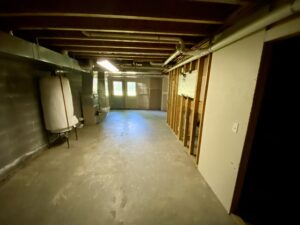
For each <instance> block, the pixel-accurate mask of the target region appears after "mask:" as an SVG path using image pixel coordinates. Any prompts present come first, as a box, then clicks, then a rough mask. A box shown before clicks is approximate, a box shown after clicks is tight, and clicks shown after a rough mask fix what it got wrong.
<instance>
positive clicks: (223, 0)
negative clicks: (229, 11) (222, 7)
mask: <svg viewBox="0 0 300 225" xmlns="http://www.w3.org/2000/svg"><path fill="white" fill-rule="evenodd" d="M189 1H190V2H207V3H220V4H229V5H248V4H251V1H249V0H247V1H245V0H189Z"/></svg>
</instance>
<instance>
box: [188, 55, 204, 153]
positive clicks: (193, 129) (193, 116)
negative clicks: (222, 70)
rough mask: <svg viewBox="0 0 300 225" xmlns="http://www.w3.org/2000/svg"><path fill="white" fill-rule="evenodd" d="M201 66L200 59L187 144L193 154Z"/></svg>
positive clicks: (200, 60)
mask: <svg viewBox="0 0 300 225" xmlns="http://www.w3.org/2000/svg"><path fill="white" fill-rule="evenodd" d="M203 65H204V59H203V58H200V59H198V61H197V66H196V68H197V69H198V76H197V84H196V93H195V98H194V102H193V109H192V112H191V114H192V119H191V128H190V144H189V152H190V154H193V151H194V147H195V143H194V142H195V132H196V125H197V114H198V107H199V97H200V93H201V83H202V77H203Z"/></svg>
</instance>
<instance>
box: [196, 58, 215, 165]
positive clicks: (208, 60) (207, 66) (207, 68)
mask: <svg viewBox="0 0 300 225" xmlns="http://www.w3.org/2000/svg"><path fill="white" fill-rule="evenodd" d="M211 58H212V55H211V54H209V55H207V56H206V57H205V58H204V59H205V62H204V70H205V71H204V72H203V75H206V84H205V86H204V90H202V91H203V93H204V99H203V104H202V109H201V112H202V115H201V116H200V127H199V133H198V141H197V150H196V163H197V164H198V163H199V157H200V147H201V141H202V131H203V120H204V115H205V106H206V97H207V90H208V84H209V75H210V66H211ZM200 94H201V93H200Z"/></svg>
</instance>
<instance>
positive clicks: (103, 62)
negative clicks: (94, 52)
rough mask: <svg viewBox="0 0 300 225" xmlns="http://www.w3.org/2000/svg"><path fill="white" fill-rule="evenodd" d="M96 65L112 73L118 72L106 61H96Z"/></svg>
mask: <svg viewBox="0 0 300 225" xmlns="http://www.w3.org/2000/svg"><path fill="white" fill-rule="evenodd" d="M97 64H98V65H100V66H102V67H103V68H105V69H107V70H108V71H110V72H112V73H116V72H118V71H119V69H118V68H117V67H115V66H114V65H113V64H111V63H110V62H109V61H108V60H101V61H97Z"/></svg>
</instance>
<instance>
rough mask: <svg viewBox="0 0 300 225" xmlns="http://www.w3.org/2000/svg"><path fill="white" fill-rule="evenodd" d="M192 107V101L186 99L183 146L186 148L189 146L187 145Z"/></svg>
mask: <svg viewBox="0 0 300 225" xmlns="http://www.w3.org/2000/svg"><path fill="white" fill-rule="evenodd" d="M190 105H191V100H190V99H189V98H186V100H185V120H184V133H183V145H184V146H187V143H188V133H189V131H188V128H189V119H190V116H189V114H190Z"/></svg>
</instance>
